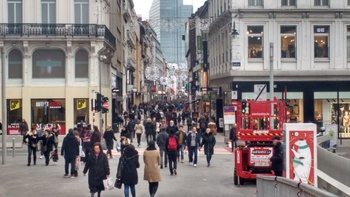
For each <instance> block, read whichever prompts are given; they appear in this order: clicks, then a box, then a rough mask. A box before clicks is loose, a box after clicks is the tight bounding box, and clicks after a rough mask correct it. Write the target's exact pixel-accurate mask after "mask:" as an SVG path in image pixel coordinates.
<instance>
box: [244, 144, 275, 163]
mask: <svg viewBox="0 0 350 197" xmlns="http://www.w3.org/2000/svg"><path fill="white" fill-rule="evenodd" d="M272 151H273V148H272V147H252V148H250V149H249V154H250V156H249V158H250V165H251V166H264V167H268V166H270V165H271V163H270V159H269V158H270V157H272Z"/></svg>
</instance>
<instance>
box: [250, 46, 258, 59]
mask: <svg viewBox="0 0 350 197" xmlns="http://www.w3.org/2000/svg"><path fill="white" fill-rule="evenodd" d="M257 57H258V54H257V53H256V50H255V48H254V47H253V48H252V50H250V58H257Z"/></svg>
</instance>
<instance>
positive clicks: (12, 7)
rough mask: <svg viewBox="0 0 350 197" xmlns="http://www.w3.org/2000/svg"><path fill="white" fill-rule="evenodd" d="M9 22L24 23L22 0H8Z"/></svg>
mask: <svg viewBox="0 0 350 197" xmlns="http://www.w3.org/2000/svg"><path fill="white" fill-rule="evenodd" d="M7 9H8V12H7V13H8V15H7V17H8V23H22V0H8V1H7Z"/></svg>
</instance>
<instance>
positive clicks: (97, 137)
mask: <svg viewBox="0 0 350 197" xmlns="http://www.w3.org/2000/svg"><path fill="white" fill-rule="evenodd" d="M101 137H102V136H101V132H100V131H94V132H92V135H91V139H90V144H91V147H93V146H94V144H95V143H96V142H99V143H101Z"/></svg>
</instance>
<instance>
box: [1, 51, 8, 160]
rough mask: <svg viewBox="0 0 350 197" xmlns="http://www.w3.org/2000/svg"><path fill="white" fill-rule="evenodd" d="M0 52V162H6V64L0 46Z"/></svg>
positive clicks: (3, 52)
mask: <svg viewBox="0 0 350 197" xmlns="http://www.w3.org/2000/svg"><path fill="white" fill-rule="evenodd" d="M0 52H1V75H2V76H1V101H2V164H3V165H5V164H6V136H7V117H6V116H7V114H6V113H7V106H6V66H5V51H4V48H3V47H0Z"/></svg>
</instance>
